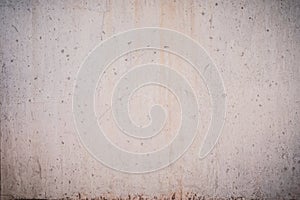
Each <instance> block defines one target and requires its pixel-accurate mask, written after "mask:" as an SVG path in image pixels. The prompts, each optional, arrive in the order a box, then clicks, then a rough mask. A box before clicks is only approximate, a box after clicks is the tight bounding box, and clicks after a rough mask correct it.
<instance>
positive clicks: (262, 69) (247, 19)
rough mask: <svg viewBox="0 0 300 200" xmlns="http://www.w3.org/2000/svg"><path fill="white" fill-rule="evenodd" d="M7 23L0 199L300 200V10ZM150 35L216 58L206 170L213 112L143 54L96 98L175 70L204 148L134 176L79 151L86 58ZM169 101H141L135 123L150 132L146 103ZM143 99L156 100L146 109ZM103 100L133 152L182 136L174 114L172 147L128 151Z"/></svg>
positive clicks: (204, 97)
mask: <svg viewBox="0 0 300 200" xmlns="http://www.w3.org/2000/svg"><path fill="white" fill-rule="evenodd" d="M0 18H1V20H0V27H1V28H0V66H1V199H2V198H3V199H6V198H7V199H10V198H47V199H48V198H66V197H70V198H85V197H88V198H93V197H103V198H107V199H111V198H127V199H129V198H131V199H132V198H136V199H139V198H149V199H153V198H155V197H156V198H158V199H161V198H171V199H173V198H174V199H181V198H183V199H188V198H196V197H197V198H199V199H201V198H205V197H206V198H208V197H215V198H230V197H235V198H238V197H243V198H259V199H264V198H267V199H292V198H294V199H299V198H300V30H299V29H300V2H299V1H296V0H295V1H275V0H274V1H271V0H269V1H259V0H256V1H234V0H230V1H179V0H174V1H143V0H140V1H138V0H137V1H63V2H59V1H4V0H2V1H1V2H0ZM145 26H148V27H149V26H155V27H164V28H169V29H174V30H177V31H180V32H182V33H184V34H186V35H188V36H190V37H192V38H193V39H194V40H196V41H198V42H199V43H200V44H201V45H202V46H203V47H204V48H205V49H206V50H207V52H208V53H209V55H210V56H211V58H212V59H213V61H214V62H215V64H216V66H217V67H218V69H219V71H220V73H221V75H222V77H223V80H224V85H225V88H226V94H227V102H226V106H227V116H226V121H225V125H224V128H223V132H222V135H221V137H220V139H219V141H218V144H217V146H216V147H215V148H214V150H213V151H212V152H211V153H210V154H209V155H208V157H207V158H205V159H204V160H199V159H198V158H197V154H198V147H199V145H200V144H201V141H202V140H203V138H204V134H205V132H206V130H207V128H208V125H207V124H208V122H209V117H210V111H211V105H210V103H209V96H208V93H207V90H206V88H205V84H204V83H203V81H202V80H201V79H200V78H199V77H194V73H193V71H192V70H191V69H190V66H188V65H186V64H184V63H180V61H179V60H176V59H178V58H174V57H172V56H171V55H168V54H166V53H162V52H159V53H157V54H156V53H153V52H146V51H145V52H135V53H133V54H132V55H128V56H127V57H126V56H125V58H124V60H125V59H126V61H129V62H123V61H120V63H118V61H117V62H116V63H114V65H115V67H113V66H112V67H111V68H110V69H109V70H108V72H107V74H106V77H105V78H104V79H103V81H102V83H101V84H102V85H101V87H99V88H98V90H97V91H98V92H99V94H103V93H106V94H109V93H110V92H111V89H112V88H113V85H114V83H115V81H116V80H117V78H118V77H120V76H121V75H122V73H124V69H128V68H130V67H131V66H132V65H136V64H141V63H144V62H157V63H162V64H172V66H174V67H175V68H177V69H178V70H179V71H181V72H182V73H183V74H184V76H185V77H187V78H188V79H189V80H191V82H192V83H191V84H192V86H194V87H196V89H197V97H198V99H199V105H201V111H202V112H201V113H202V115H201V120H200V123H201V125H200V127H199V133H198V136H197V138H196V140H195V142H194V143H193V145H192V146H191V148H190V149H189V150H188V151H187V152H186V153H185V154H184V156H183V157H182V158H181V159H180V160H179V161H177V162H176V163H174V164H172V165H171V166H170V167H168V168H165V169H162V170H160V171H157V172H153V173H147V174H141V175H133V174H126V173H122V172H118V171H114V170H111V169H109V168H107V167H105V166H103V165H102V164H100V163H99V162H97V161H96V160H94V159H93V157H92V156H91V155H90V154H89V153H88V152H87V151H86V150H85V148H84V147H83V146H82V144H81V143H80V141H79V139H78V136H77V133H76V129H75V125H74V120H73V116H72V92H73V85H74V80H75V78H76V74H77V71H78V69H79V67H80V64H81V63H82V61H83V59H84V58H85V56H86V55H87V54H88V53H89V51H91V50H92V49H93V48H94V47H95V46H96V45H97V44H98V43H100V42H101V41H103V40H105V39H107V38H108V37H110V36H112V35H113V34H115V33H119V32H121V31H125V30H128V29H131V28H137V27H145ZM126 63H127V64H126ZM122 70H123V71H122ZM145 89H146V88H145ZM160 90H161V89H160V88H155V87H153V88H149V91H141V93H137V94H136V95H135V96H133V99H132V102H131V104H130V105H131V107H132V110H133V112H132V113H137V114H136V115H134V116H133V119H134V120H136V121H138V122H145V121H143V120H145V119H144V118H143V117H144V111H143V109H140V108H143V105H144V102H146V103H145V104H148V103H149V104H151V102H160V101H163V100H165V99H167V100H168V101H169V102H176V101H175V100H174V97H173V96H172V95H168V94H167V93H166V91H160ZM155 91H159V92H156V93H155ZM145 94H148V96H150V97H155V98H156V99H155V98H153V99H154V100H153V99H152V100H151V99H150V100H149V101H143V102H142V103H141V101H140V100H139V96H143V95H145ZM162 96H163V97H164V98H160V97H162ZM101 97H103V95H102V96H101ZM98 99H100V100H99V106H97V111H98V113H99V114H100V115H101V114H102V115H105V116H104V117H103V118H102V119H106V120H102V121H101V122H100V123H101V125H103V129H107V130H109V131H110V132H111V134H110V135H109V136H108V137H110V138H111V139H112V140H113V141H114V142H115V143H116V144H117V145H119V146H120V147H122V148H124V149H129V150H131V151H136V152H143V151H145V150H149V149H153V148H154V149H155V148H157V147H159V145H161V144H163V143H164V142H165V141H168V140H170V138H172V133H173V132H174V131H173V129H176V128H178V126H177V124H178V120H179V119H178V117H176V116H177V115H176V113H177V114H178V109H177V110H176V103H174V104H172V105H171V107H172V111H173V113H172V115H171V116H172V119H170V122H169V129H168V131H166V134H165V135H163V136H161V138H159V139H158V140H157V141H156V142H155V141H153V142H152V143H150V144H146V143H145V144H140V143H138V142H134V141H133V143H130V144H128V142H127V141H126V140H124V138H122V137H119V135H118V134H117V133H116V131H115V128H114V127H115V125H114V124H113V123H111V117H110V114H107V116H106V113H110V112H108V111H109V110H108V109H107V108H106V107H105V103H104V104H103V102H105V101H108V100H109V95H107V98H106V96H105V98H104V99H101V98H98ZM102 101H103V102H102ZM173 107H174V108H173ZM102 115H101V116H102ZM168 133H169V134H168Z"/></svg>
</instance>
